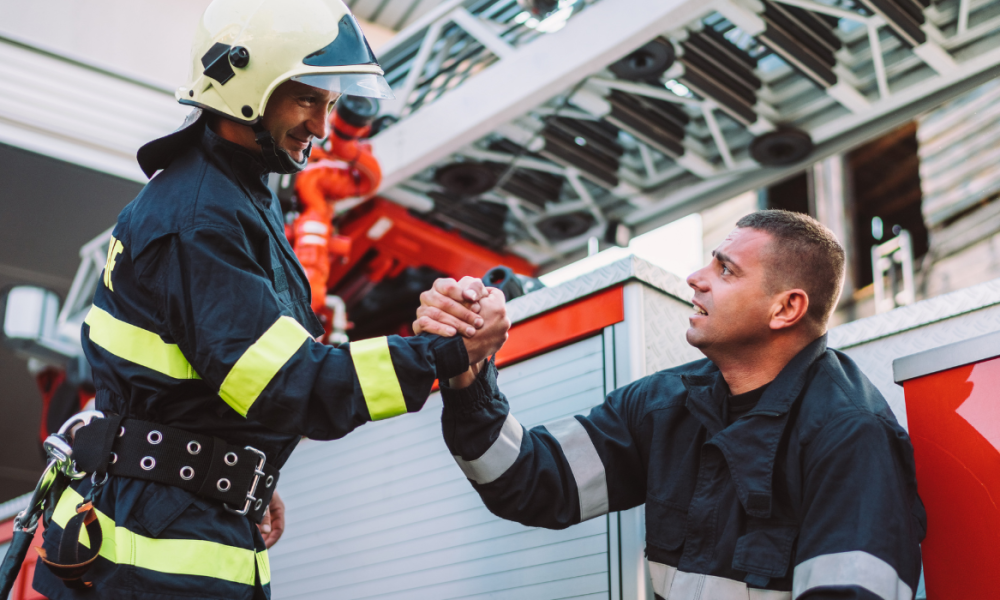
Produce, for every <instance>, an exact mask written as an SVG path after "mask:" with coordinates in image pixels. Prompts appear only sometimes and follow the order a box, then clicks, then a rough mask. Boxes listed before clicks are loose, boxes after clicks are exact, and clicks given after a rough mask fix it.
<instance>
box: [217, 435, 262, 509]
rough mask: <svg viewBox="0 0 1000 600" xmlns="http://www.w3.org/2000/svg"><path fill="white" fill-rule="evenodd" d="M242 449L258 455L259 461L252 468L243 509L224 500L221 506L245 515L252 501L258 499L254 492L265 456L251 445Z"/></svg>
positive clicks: (260, 475)
mask: <svg viewBox="0 0 1000 600" xmlns="http://www.w3.org/2000/svg"><path fill="white" fill-rule="evenodd" d="M244 449H245V450H249V451H251V452H253V453H254V454H256V455H257V456H259V457H260V462H258V463H257V467H256V468H254V470H253V473H254V475H253V482H252V483H251V484H250V491H248V492H247V501H246V504H245V505H244V506H243V510H236V509H235V508H233V507H232V506H229V504H227V503H225V502H223V503H222V508H224V509H226V510H227V511H229V512H231V513H233V514H234V515H239V516H241V517H245V516H247V514H248V513H249V512H250V507H251V506H253V503H254V502H255V501H257V500H258V499H257V497H256V496H254V494H256V493H257V484H258V483H260V478H261V477H263V476H264V463H265V462H266V461H267V456H265V455H264V453H263V452H261V451H260V450H258V449H256V448H254V447H253V446H247V447H246V448H244Z"/></svg>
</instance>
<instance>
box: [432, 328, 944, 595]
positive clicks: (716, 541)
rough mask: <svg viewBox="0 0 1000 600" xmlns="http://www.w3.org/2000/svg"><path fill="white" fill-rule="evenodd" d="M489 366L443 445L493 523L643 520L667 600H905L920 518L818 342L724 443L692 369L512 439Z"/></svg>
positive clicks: (889, 451)
mask: <svg viewBox="0 0 1000 600" xmlns="http://www.w3.org/2000/svg"><path fill="white" fill-rule="evenodd" d="M496 377H497V373H496V370H495V369H494V368H493V367H492V365H491V366H490V367H489V368H488V369H484V370H483V372H482V373H481V374H480V376H479V378H477V380H476V382H475V383H474V384H472V385H471V386H469V387H468V388H465V389H461V390H455V389H449V388H447V387H445V388H443V389H442V394H443V397H444V412H443V416H442V425H443V429H444V437H445V441H446V443H447V445H448V448H449V449H450V450H451V453H452V454H453V455H454V456H455V460H456V461H457V462H458V464H459V466H460V467H461V468H462V470H463V471H464V473H465V475H466V477H468V478H469V480H470V481H471V482H472V486H473V487H474V488H475V489H476V491H477V492H478V493H479V495H480V496H481V497H482V499H483V501H484V502H485V503H486V506H487V507H488V508H489V509H490V511H492V512H493V513H494V514H496V515H498V516H500V517H503V518H505V519H510V520H513V521H517V522H519V523H523V524H525V525H532V526H538V527H548V528H553V529H560V528H564V527H569V526H570V525H573V524H575V523H579V522H581V521H585V520H587V519H592V518H594V517H598V516H600V515H603V514H605V513H607V512H610V511H620V510H625V509H629V508H632V507H635V506H639V505H640V504H643V503H645V512H646V556H647V558H648V559H649V570H650V575H651V579H652V586H653V590H654V592H655V593H656V595H657V597H658V598H661V599H667V600H735V599H740V600H747V599H748V598H749V599H750V600H789V599H797V598H802V599H803V600H806V599H808V600H819V599H824V600H833V599H834V598H836V599H858V600H910V599H911V598H912V597H913V595H914V593H915V591H916V587H917V582H918V579H919V576H920V547H919V543H920V541H921V540H922V539H923V537H924V533H925V531H926V515H925V513H924V509H923V504H922V503H921V502H920V498H919V497H918V496H917V487H916V475H915V470H914V463H913V449H912V446H911V444H910V441H909V438H908V437H907V435H906V432H905V431H904V430H903V429H902V428H901V427H900V425H899V424H898V423H897V422H896V419H895V418H894V417H893V414H892V412H891V411H890V409H889V406H888V405H887V404H886V402H885V400H884V399H883V398H882V396H881V394H879V392H878V390H876V389H875V388H874V386H873V385H872V384H871V382H870V381H869V380H868V379H867V378H866V377H865V376H864V375H863V374H862V373H861V371H860V370H859V369H858V367H857V365H855V364H854V363H853V362H852V361H851V359H849V358H848V357H846V356H845V355H843V354H841V353H839V352H837V351H835V350H830V349H827V348H826V336H823V337H820V338H818V339H817V340H815V341H814V342H812V343H811V344H810V345H809V346H807V347H806V348H805V349H804V350H802V351H801V352H800V353H799V354H798V355H797V356H796V357H795V358H794V359H793V360H792V361H791V362H790V363H789V364H788V365H786V367H785V368H784V369H783V370H782V371H781V373H780V374H779V375H778V377H777V378H776V379H775V380H774V381H773V382H772V383H771V384H770V385H769V386H768V387H767V389H766V391H765V392H764V394H763V396H762V397H761V399H760V401H759V402H758V403H757V405H756V406H755V407H754V408H753V409H752V410H750V411H749V412H748V413H747V414H745V415H743V416H742V417H740V418H739V419H737V420H736V421H735V422H733V423H732V424H731V425H729V426H728V427H726V425H725V420H724V418H723V404H724V400H725V398H726V397H727V395H728V392H729V388H728V387H727V386H726V383H725V380H724V379H723V378H722V376H721V374H720V373H719V370H718V368H717V367H716V366H715V365H714V364H713V363H712V362H711V361H709V360H707V359H705V360H700V361H696V362H692V363H689V364H686V365H682V366H679V367H676V368H673V369H668V370H665V371H661V372H659V373H656V374H654V375H651V376H649V377H645V378H643V379H640V380H639V381H636V382H634V383H632V384H630V385H627V386H624V387H622V388H619V389H618V390H615V391H614V392H612V393H611V394H610V395H609V396H608V398H607V399H606V401H605V402H604V403H603V404H601V405H599V406H597V407H596V408H594V409H593V410H592V411H591V412H590V414H589V415H587V416H575V417H568V418H565V419H560V420H557V421H554V422H552V423H548V424H546V425H543V426H539V427H535V428H533V429H525V428H523V427H522V426H521V425H520V424H519V423H518V422H517V420H516V418H515V417H514V415H512V414H511V413H510V411H509V408H508V404H507V400H506V399H505V398H504V396H503V394H501V393H500V391H499V390H498V388H497V382H496Z"/></svg>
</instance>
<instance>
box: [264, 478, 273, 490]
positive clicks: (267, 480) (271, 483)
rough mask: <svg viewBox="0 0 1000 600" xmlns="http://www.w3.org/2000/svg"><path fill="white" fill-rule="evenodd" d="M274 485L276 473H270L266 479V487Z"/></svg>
mask: <svg viewBox="0 0 1000 600" xmlns="http://www.w3.org/2000/svg"><path fill="white" fill-rule="evenodd" d="M272 485H274V475H268V476H267V479H265V480H264V486H265V487H271V486H272Z"/></svg>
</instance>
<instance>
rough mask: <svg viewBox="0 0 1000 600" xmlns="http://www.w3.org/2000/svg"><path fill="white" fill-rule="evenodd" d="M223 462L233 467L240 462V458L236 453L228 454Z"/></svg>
mask: <svg viewBox="0 0 1000 600" xmlns="http://www.w3.org/2000/svg"><path fill="white" fill-rule="evenodd" d="M223 460H225V461H226V464H227V465H229V466H230V467H231V466H233V465H235V464H236V463H238V462H239V461H240V457H238V456H236V453H235V452H226V456H225V458H224V459H223Z"/></svg>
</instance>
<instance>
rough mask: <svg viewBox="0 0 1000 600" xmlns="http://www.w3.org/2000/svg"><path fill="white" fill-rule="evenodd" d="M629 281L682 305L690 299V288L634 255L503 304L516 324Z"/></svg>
mask: <svg viewBox="0 0 1000 600" xmlns="http://www.w3.org/2000/svg"><path fill="white" fill-rule="evenodd" d="M630 279H638V280H640V281H642V282H644V283H646V284H647V285H650V286H652V287H654V288H656V289H658V290H660V291H661V292H663V293H664V294H667V295H670V296H673V297H675V298H678V299H680V300H683V301H685V302H687V301H688V300H689V299H690V298H691V289H690V288H689V287H688V286H687V284H686V283H684V280H683V279H681V278H680V277H678V276H676V275H674V274H673V273H670V272H668V271H665V270H664V269H662V268H660V267H658V266H656V265H654V264H652V263H650V262H647V261H645V260H643V259H641V258H639V257H637V256H627V257H625V258H623V259H621V260H619V261H615V262H613V263H611V264H610V265H606V266H604V267H601V268H600V269H596V270H594V271H591V272H590V273H587V274H585V275H581V276H580V277H577V278H576V279H573V280H570V281H567V282H566V283H563V284H561V285H557V286H555V287H551V288H545V289H541V290H538V291H535V292H532V293H530V294H527V295H524V296H521V297H520V298H517V299H516V300H512V301H511V302H510V304H508V305H507V314H508V316H509V317H510V320H511V322H512V323H517V322H519V321H523V320H525V319H529V318H531V317H534V316H536V315H540V314H542V313H543V312H546V311H550V310H552V309H553V308H556V307H559V306H562V305H564V304H569V303H570V302H573V301H574V300H579V299H580V298H583V297H585V296H589V295H590V294H593V293H594V292H599V291H601V290H603V289H607V288H609V287H611V286H613V285H617V284H619V283H623V282H625V281H628V280H630Z"/></svg>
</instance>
